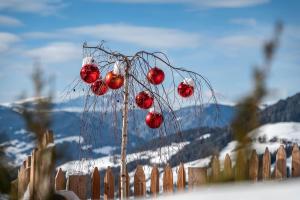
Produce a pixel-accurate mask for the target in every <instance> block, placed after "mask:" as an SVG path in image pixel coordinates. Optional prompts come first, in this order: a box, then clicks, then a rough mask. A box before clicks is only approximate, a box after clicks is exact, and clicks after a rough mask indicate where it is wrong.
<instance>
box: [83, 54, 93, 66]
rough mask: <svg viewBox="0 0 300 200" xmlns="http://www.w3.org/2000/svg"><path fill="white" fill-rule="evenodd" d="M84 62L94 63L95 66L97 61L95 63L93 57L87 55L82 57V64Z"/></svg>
mask: <svg viewBox="0 0 300 200" xmlns="http://www.w3.org/2000/svg"><path fill="white" fill-rule="evenodd" d="M86 64H94V65H96V66H97V63H96V61H95V59H94V58H93V57H92V56H87V57H85V58H83V59H82V66H84V65H86Z"/></svg>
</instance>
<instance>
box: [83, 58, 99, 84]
mask: <svg viewBox="0 0 300 200" xmlns="http://www.w3.org/2000/svg"><path fill="white" fill-rule="evenodd" d="M99 76H100V72H99V69H98V66H97V64H96V63H95V60H94V58H92V57H85V58H84V59H83V62H82V68H81V70H80V77H81V79H82V80H83V81H84V82H85V83H88V84H91V83H94V82H95V81H96V80H97V79H98V78H99Z"/></svg>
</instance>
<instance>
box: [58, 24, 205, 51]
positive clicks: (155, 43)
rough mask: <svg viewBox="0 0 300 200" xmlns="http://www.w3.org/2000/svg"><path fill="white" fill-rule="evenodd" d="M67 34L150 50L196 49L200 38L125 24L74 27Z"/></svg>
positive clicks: (166, 29) (175, 30)
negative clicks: (143, 47)
mask: <svg viewBox="0 0 300 200" xmlns="http://www.w3.org/2000/svg"><path fill="white" fill-rule="evenodd" d="M64 31H65V32H66V33H67V34H74V35H82V36H83V35H85V36H90V37H93V38H95V39H104V40H112V41H117V42H126V43H132V44H136V45H139V46H145V47H152V48H182V47H196V46H198V45H199V43H200V36H199V34H196V33H189V32H184V31H181V30H178V29H169V28H158V27H146V26H133V25H126V24H103V25H96V26H83V27H75V28H69V29H65V30H64Z"/></svg>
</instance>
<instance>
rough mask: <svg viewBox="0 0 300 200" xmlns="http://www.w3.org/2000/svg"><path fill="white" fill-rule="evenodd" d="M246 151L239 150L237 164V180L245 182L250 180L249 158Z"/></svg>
mask: <svg viewBox="0 0 300 200" xmlns="http://www.w3.org/2000/svg"><path fill="white" fill-rule="evenodd" d="M246 156H247V154H246V152H245V149H239V150H237V156H236V163H235V167H234V168H235V174H234V175H235V180H236V181H244V180H247V179H248V175H249V171H248V170H249V169H248V158H246Z"/></svg>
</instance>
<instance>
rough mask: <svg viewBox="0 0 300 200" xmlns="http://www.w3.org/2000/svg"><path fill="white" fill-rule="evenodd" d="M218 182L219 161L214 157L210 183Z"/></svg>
mask: <svg viewBox="0 0 300 200" xmlns="http://www.w3.org/2000/svg"><path fill="white" fill-rule="evenodd" d="M219 180H220V161H219V158H218V156H216V155H214V156H213V159H212V163H211V181H212V182H218V181H219Z"/></svg>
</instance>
